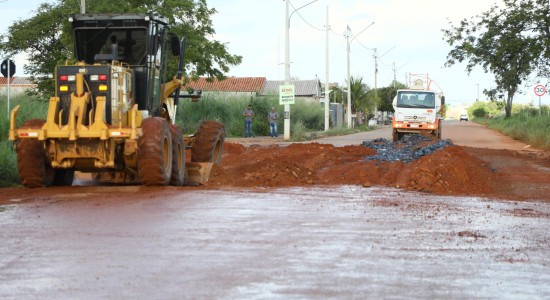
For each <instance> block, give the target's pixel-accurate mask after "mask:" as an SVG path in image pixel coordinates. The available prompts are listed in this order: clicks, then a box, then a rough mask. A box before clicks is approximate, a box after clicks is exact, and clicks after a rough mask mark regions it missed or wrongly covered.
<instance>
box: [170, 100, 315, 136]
mask: <svg viewBox="0 0 550 300" xmlns="http://www.w3.org/2000/svg"><path fill="white" fill-rule="evenodd" d="M249 104H250V105H252V110H253V111H254V115H255V116H254V118H253V121H252V131H253V132H254V134H255V135H269V122H268V119H267V116H268V114H269V112H270V111H271V107H275V109H276V110H277V112H278V113H279V122H278V124H277V126H278V128H279V132H281V131H282V130H283V125H284V111H283V108H282V106H280V105H279V99H278V98H277V97H275V96H268V97H252V98H250V97H244V96H243V97H241V98H233V99H217V98H213V97H209V96H204V97H203V98H202V99H200V100H199V101H198V102H191V101H180V105H179V106H178V112H177V114H176V123H177V124H179V125H181V126H182V127H183V129H184V132H186V133H191V132H195V131H196V130H197V129H198V127H199V125H200V123H201V122H202V121H204V120H215V121H218V122H222V123H224V124H225V129H226V134H227V136H229V137H237V136H244V118H243V116H242V114H243V110H244V109H245V108H246V107H247V106H248V105H249ZM290 116H291V117H290V120H291V129H292V128H294V127H296V126H300V125H296V124H302V125H303V126H304V127H305V129H304V130H307V131H317V130H321V129H322V128H323V124H324V123H323V122H324V110H323V107H322V106H321V105H319V104H318V103H310V102H306V101H300V100H297V101H296V104H294V105H291V106H290Z"/></svg>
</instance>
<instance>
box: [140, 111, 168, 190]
mask: <svg viewBox="0 0 550 300" xmlns="http://www.w3.org/2000/svg"><path fill="white" fill-rule="evenodd" d="M141 129H142V131H143V134H142V136H141V137H140V138H139V141H138V172H139V177H140V179H141V182H142V183H143V184H144V185H167V184H168V183H169V182H170V178H171V176H172V138H171V135H170V130H169V128H168V123H167V122H166V120H165V119H163V118H158V117H152V118H147V119H145V120H143V122H142V123H141Z"/></svg>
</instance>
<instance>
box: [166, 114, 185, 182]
mask: <svg viewBox="0 0 550 300" xmlns="http://www.w3.org/2000/svg"><path fill="white" fill-rule="evenodd" d="M170 135H171V136H172V176H171V177H170V184H171V185H175V186H180V185H183V184H185V181H186V180H187V175H186V170H185V142H184V140H183V132H182V130H181V128H180V127H179V126H177V125H172V124H171V125H170Z"/></svg>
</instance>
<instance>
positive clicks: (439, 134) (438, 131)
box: [437, 122, 441, 139]
mask: <svg viewBox="0 0 550 300" xmlns="http://www.w3.org/2000/svg"><path fill="white" fill-rule="evenodd" d="M437 138H438V139H441V122H439V126H437Z"/></svg>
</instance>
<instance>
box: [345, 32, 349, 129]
mask: <svg viewBox="0 0 550 300" xmlns="http://www.w3.org/2000/svg"><path fill="white" fill-rule="evenodd" d="M344 34H345V36H346V45H347V48H346V53H347V54H348V55H347V66H348V69H347V70H348V71H347V78H348V106H347V122H348V128H351V82H350V74H349V73H350V72H349V68H350V66H349V43H350V42H349V36H350V35H351V29H350V28H349V25H347V31H346V32H345V33H344Z"/></svg>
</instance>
